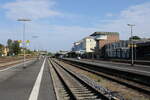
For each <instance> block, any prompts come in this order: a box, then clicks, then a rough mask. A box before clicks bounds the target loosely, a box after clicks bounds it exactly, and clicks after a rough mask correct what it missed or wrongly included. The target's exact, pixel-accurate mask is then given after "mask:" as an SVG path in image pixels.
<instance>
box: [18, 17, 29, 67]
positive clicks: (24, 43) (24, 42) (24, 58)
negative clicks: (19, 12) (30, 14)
mask: <svg viewBox="0 0 150 100" xmlns="http://www.w3.org/2000/svg"><path fill="white" fill-rule="evenodd" d="M17 21H21V22H23V55H24V57H23V68H26V67H25V61H26V50H25V49H26V40H25V32H26V31H25V27H26V25H25V22H27V21H31V20H30V19H24V18H22V19H18V20H17Z"/></svg>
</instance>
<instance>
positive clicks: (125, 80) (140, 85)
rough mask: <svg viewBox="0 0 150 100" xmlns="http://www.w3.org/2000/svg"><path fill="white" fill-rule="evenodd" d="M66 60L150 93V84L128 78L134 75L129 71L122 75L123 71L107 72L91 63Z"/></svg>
mask: <svg viewBox="0 0 150 100" xmlns="http://www.w3.org/2000/svg"><path fill="white" fill-rule="evenodd" d="M62 61H64V60H62ZM64 62H65V63H68V64H70V65H73V66H76V67H78V68H80V69H83V70H86V71H88V72H91V73H94V74H96V75H99V76H102V77H104V78H107V79H109V80H112V81H115V82H118V83H120V84H123V85H125V86H127V87H129V88H132V89H134V90H138V91H140V92H143V93H145V94H148V95H150V87H149V85H147V84H146V85H145V84H143V82H142V81H140V80H138V79H136V78H133V80H132V79H128V77H129V78H131V77H132V76H130V74H128V73H126V74H125V76H123V77H121V72H113V71H112V70H108V69H107V70H106V72H105V71H103V70H100V69H98V68H97V67H94V66H90V65H84V64H80V63H79V64H77V63H74V62H70V61H64ZM113 73H115V75H113ZM122 74H123V73H122ZM128 75H129V76H128ZM143 79H144V77H143ZM137 80H138V81H137ZM139 81H140V82H139ZM145 81H149V80H145ZM148 84H149V83H148Z"/></svg>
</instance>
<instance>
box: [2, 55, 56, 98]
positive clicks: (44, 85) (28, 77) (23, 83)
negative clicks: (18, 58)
mask: <svg viewBox="0 0 150 100" xmlns="http://www.w3.org/2000/svg"><path fill="white" fill-rule="evenodd" d="M48 67H49V65H48V62H47V58H44V57H42V58H41V59H40V60H39V61H34V60H32V61H28V62H26V68H25V69H24V68H23V64H18V65H15V66H11V67H8V68H5V69H1V70H0V100H56V98H55V92H54V89H53V85H52V80H51V76H50V73H49V68H48Z"/></svg>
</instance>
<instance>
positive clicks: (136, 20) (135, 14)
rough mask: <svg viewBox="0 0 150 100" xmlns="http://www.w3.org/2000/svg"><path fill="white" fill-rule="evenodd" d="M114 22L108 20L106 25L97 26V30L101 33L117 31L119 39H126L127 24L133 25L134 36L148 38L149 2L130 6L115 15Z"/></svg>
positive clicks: (127, 35)
mask: <svg viewBox="0 0 150 100" xmlns="http://www.w3.org/2000/svg"><path fill="white" fill-rule="evenodd" d="M117 15H118V16H117V18H116V19H114V20H108V21H109V22H107V23H106V24H99V25H97V28H99V29H101V30H103V31H117V32H120V34H121V39H128V37H129V36H130V29H129V27H128V26H127V24H135V25H136V26H135V27H134V30H133V32H134V35H139V36H141V37H150V28H149V26H150V20H149V18H150V2H146V3H143V4H139V5H135V6H131V7H129V8H127V9H125V10H123V11H121V12H120V13H118V14H117Z"/></svg>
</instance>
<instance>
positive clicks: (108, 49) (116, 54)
mask: <svg viewBox="0 0 150 100" xmlns="http://www.w3.org/2000/svg"><path fill="white" fill-rule="evenodd" d="M129 44H130V41H128V40H121V41H118V42H115V43H109V44H106V45H105V46H104V47H103V49H102V50H103V56H104V57H105V58H107V57H108V58H129V57H130V55H129V54H130V47H129Z"/></svg>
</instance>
